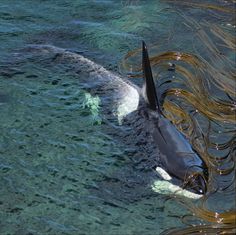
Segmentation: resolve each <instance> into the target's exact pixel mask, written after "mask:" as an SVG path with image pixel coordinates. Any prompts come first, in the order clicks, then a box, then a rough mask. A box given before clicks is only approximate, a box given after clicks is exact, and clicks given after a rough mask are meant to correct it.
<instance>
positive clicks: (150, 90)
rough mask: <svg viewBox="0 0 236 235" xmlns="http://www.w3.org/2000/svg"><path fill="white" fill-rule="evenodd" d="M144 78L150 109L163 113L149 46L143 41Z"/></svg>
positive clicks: (144, 90)
mask: <svg viewBox="0 0 236 235" xmlns="http://www.w3.org/2000/svg"><path fill="white" fill-rule="evenodd" d="M142 66H143V76H144V79H145V81H144V87H143V92H144V97H145V98H146V100H147V102H148V104H149V107H150V108H151V109H152V110H157V111H158V112H159V113H161V109H160V105H159V102H158V99H157V93H156V88H155V83H154V80H153V76H152V69H151V65H150V60H149V56H148V51H147V46H146V44H145V42H144V41H143V61H142Z"/></svg>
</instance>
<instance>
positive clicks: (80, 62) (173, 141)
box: [29, 44, 207, 194]
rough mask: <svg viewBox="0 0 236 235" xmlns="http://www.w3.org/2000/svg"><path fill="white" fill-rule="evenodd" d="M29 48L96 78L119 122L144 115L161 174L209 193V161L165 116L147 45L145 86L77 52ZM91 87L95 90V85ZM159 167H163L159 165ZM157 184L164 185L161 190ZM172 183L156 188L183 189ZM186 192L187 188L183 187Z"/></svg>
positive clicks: (83, 76) (145, 51) (85, 76)
mask: <svg viewBox="0 0 236 235" xmlns="http://www.w3.org/2000/svg"><path fill="white" fill-rule="evenodd" d="M29 49H30V50H31V51H35V52H36V53H37V52H39V54H41V53H43V54H48V55H50V57H51V56H52V60H53V61H55V62H56V61H59V62H63V63H72V64H73V68H74V69H75V70H76V71H77V73H78V75H79V78H82V79H85V80H84V81H83V82H84V83H85V84H86V80H89V81H93V85H92V86H94V87H96V89H97V88H98V87H99V86H100V87H101V90H102V91H110V92H109V95H110V96H112V100H116V105H115V106H114V107H115V111H114V110H113V111H114V112H113V114H115V115H116V117H117V118H118V120H119V122H122V120H123V118H124V117H126V116H127V117H128V116H129V115H131V114H132V113H134V112H136V113H138V115H140V116H142V118H143V119H142V121H143V122H145V123H144V125H143V128H144V129H146V130H145V131H146V132H148V133H149V134H150V135H151V136H152V144H153V145H155V146H156V149H157V150H158V151H157V153H156V157H157V158H159V160H158V162H160V163H161V165H162V166H163V167H164V169H165V173H164V175H165V176H163V171H162V170H161V171H160V170H159V171H158V172H159V174H160V175H162V176H163V178H164V179H165V180H167V181H170V182H171V176H170V175H172V176H175V177H177V178H178V179H180V180H182V181H183V182H184V185H188V186H190V187H191V188H192V189H193V191H194V192H197V193H198V194H203V193H205V192H206V190H207V189H206V182H207V173H206V165H205V163H204V162H203V160H202V159H201V158H200V157H199V156H198V155H197V153H196V152H195V151H193V150H192V148H191V145H190V144H189V143H188V142H187V140H186V139H185V137H184V136H183V135H182V134H181V133H180V132H179V131H178V130H177V129H176V128H175V127H174V126H173V124H172V123H171V122H170V121H169V120H167V119H166V118H165V117H164V116H163V115H162V112H161V108H160V104H159V102H158V100H157V96H156V91H155V86H154V82H153V78H152V74H151V68H150V63H149V58H148V54H147V49H146V46H145V44H143V70H144V77H145V83H144V87H143V88H142V89H141V88H139V87H138V86H136V85H134V84H133V83H131V82H129V81H128V80H126V79H125V78H123V77H121V76H119V75H118V74H115V73H112V72H109V71H108V70H106V69H105V68H104V67H102V66H100V65H98V64H96V63H94V62H93V61H91V60H89V59H87V58H85V57H84V56H82V55H79V54H77V53H74V52H71V51H68V50H65V49H61V48H58V47H54V46H51V45H32V46H30V48H29ZM89 88H90V89H92V87H91V86H90V87H89ZM157 169H162V168H160V167H158V168H157ZM166 175H167V177H166ZM167 181H166V182H167ZM157 185H158V187H159V188H160V187H162V188H160V190H158V189H157V188H158V187H156V186H157ZM170 185H171V183H168V184H165V183H157V182H156V183H155V184H154V186H153V189H154V190H155V191H158V192H164V193H166V192H167V191H168V190H165V189H164V190H163V187H164V186H165V187H166V188H167V189H169V190H170V189H171V188H172V189H173V190H174V191H176V190H177V191H178V192H179V191H180V188H179V187H177V186H174V187H170ZM182 192H184V191H183V190H182ZM190 194H191V193H190Z"/></svg>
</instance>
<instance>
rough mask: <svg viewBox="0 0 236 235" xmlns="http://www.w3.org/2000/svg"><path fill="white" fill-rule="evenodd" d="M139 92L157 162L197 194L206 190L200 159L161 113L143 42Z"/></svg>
mask: <svg viewBox="0 0 236 235" xmlns="http://www.w3.org/2000/svg"><path fill="white" fill-rule="evenodd" d="M142 53H143V55H142V56H143V61H142V65H143V75H144V78H145V83H144V86H143V94H144V97H145V100H146V102H147V103H148V106H149V111H148V112H147V116H148V118H149V119H150V120H151V122H152V123H153V128H152V136H153V141H154V143H155V144H156V145H157V146H158V149H159V150H160V158H161V162H162V164H163V165H164V168H165V169H166V170H167V172H168V173H169V174H171V175H173V176H175V177H177V178H179V179H181V180H182V181H183V182H184V185H185V186H190V187H191V189H192V190H194V191H195V192H197V193H199V194H204V193H206V191H207V181H208V170H207V166H206V164H205V162H204V161H203V159H202V158H201V157H200V156H199V155H198V154H197V153H196V152H195V151H194V150H193V149H192V147H191V145H190V143H189V142H188V141H187V139H186V138H185V137H184V136H183V134H182V133H180V132H179V131H178V130H177V129H176V127H175V126H174V125H173V124H172V123H171V122H170V121H169V120H168V119H167V118H165V117H164V115H163V113H162V110H161V105H160V103H159V101H158V98H157V97H158V96H157V93H156V89H155V84H154V81H153V76H152V71H151V66H150V61H149V56H148V51H147V47H146V45H145V43H144V42H143V48H142Z"/></svg>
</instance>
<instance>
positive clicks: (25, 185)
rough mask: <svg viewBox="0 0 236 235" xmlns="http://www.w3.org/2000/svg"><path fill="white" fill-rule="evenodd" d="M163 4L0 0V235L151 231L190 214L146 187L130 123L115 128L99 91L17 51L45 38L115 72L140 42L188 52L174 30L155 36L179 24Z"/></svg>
mask: <svg viewBox="0 0 236 235" xmlns="http://www.w3.org/2000/svg"><path fill="white" fill-rule="evenodd" d="M172 10H173V9H171V6H170V5H168V4H167V3H163V2H159V1H118V0H117V1H95V0H94V1H83V0H74V1H69V0H66V1H65V0H56V1H49V0H37V1H36V0H31V1H30V0H23V1H17V0H1V4H0V42H1V43H0V51H1V52H0V113H1V114H0V123H1V124H0V234H1V235H13V234H14V235H30V234H31V235H32V234H34V235H44V234H48V235H54V234H55V235H56V234H63V235H64V234H70V235H77V234H79V235H82V234H86V235H93V234H94V235H97V234H102V235H103V234H104V235H109V234H110V235H129V234H130V235H131V234H135V235H139V234H140V235H141V234H145V235H149V234H150V235H151V234H160V233H161V232H163V231H164V230H166V229H169V228H174V227H185V226H186V224H184V223H183V221H182V220H181V217H182V216H185V215H188V214H191V212H190V211H188V210H187V209H186V207H184V206H182V205H181V204H179V203H178V202H177V201H176V200H175V199H174V198H169V197H168V196H163V195H161V194H158V193H155V192H154V191H153V190H152V188H151V183H152V182H153V180H154V179H157V178H158V177H157V175H156V174H155V172H153V168H152V167H151V166H149V165H148V163H147V166H146V165H145V167H144V168H142V169H139V167H135V163H134V162H135V161H133V160H131V158H132V156H133V155H134V153H136V152H139V155H140V156H141V157H142V155H145V154H146V153H147V151H146V150H145V149H142V150H140V149H139V148H138V146H137V145H135V144H132V141H130V139H131V140H132V138H135V137H133V136H131V137H128V138H129V141H128V142H127V139H124V138H123V135H126V136H127V135H128V134H129V133H130V131H131V130H130V128H131V127H129V126H120V125H119V123H118V121H117V120H116V119H115V118H114V117H113V116H112V115H111V114H110V112H111V110H112V104H110V106H107V107H105V108H104V107H102V105H101V102H102V101H101V100H100V99H102V100H105V101H106V100H109V97H108V96H109V93H108V94H102V96H101V98H99V95H97V94H93V92H92V93H91V94H90V93H89V91H88V90H89V89H85V88H86V86H88V87H89V86H91V87H92V81H88V84H85V83H84V82H83V83H82V82H80V81H79V79H78V77H76V73H75V71H73V69H71V67H70V66H67V65H61V64H59V65H56V64H46V63H45V61H44V59H45V58H42V61H41V60H40V58H39V59H37V60H34V59H33V58H32V59H31V58H30V55H29V53H28V54H27V53H26V54H25V55H24V53H23V52H22V51H24V50H22V48H27V46H28V45H30V44H48V45H54V46H58V47H60V48H66V49H69V50H71V51H75V52H78V53H82V54H83V55H84V56H85V57H88V58H90V59H92V60H94V61H96V62H97V63H99V64H101V65H103V66H104V67H106V68H108V69H109V70H111V71H116V72H117V71H119V68H118V64H119V63H120V61H121V59H122V58H123V57H124V55H125V54H126V53H127V52H128V51H130V50H133V49H136V48H139V47H140V43H141V40H146V42H147V43H148V44H153V43H157V42H159V43H160V44H159V51H167V50H174V49H179V48H181V49H183V48H184V49H185V51H191V50H192V51H193V48H192V46H191V45H192V44H191V43H188V42H191V41H192V36H191V34H190V33H189V34H185V38H184V39H183V36H181V35H182V33H184V29H183V28H181V27H180V28H178V30H179V34H175V37H170V38H169V44H168V46H167V44H166V43H162V42H163V41H165V42H166V39H167V38H168V37H169V35H171V33H172V31H173V29H175V28H176V27H178V24H179V22H181V21H182V18H179V17H178V14H174V13H173V11H172ZM166 47H168V48H166ZM36 62H37V63H36ZM90 83H91V84H90ZM91 87H90V89H92V88H91ZM105 103H106V102H105ZM100 106H101V107H100ZM127 143H129V144H127ZM134 143H135V141H134ZM140 156H139V157H140ZM141 157H140V158H141ZM145 164H146V163H145Z"/></svg>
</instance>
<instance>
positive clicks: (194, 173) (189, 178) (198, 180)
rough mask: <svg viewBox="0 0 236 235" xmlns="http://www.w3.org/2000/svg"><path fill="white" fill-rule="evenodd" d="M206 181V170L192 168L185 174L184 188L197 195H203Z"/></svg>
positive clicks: (205, 189)
mask: <svg viewBox="0 0 236 235" xmlns="http://www.w3.org/2000/svg"><path fill="white" fill-rule="evenodd" d="M207 180H208V171H207V168H206V167H199V166H193V167H191V169H190V170H189V171H188V173H187V174H186V177H185V180H184V188H190V189H191V190H193V191H194V192H196V193H198V194H205V193H206V192H207Z"/></svg>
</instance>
